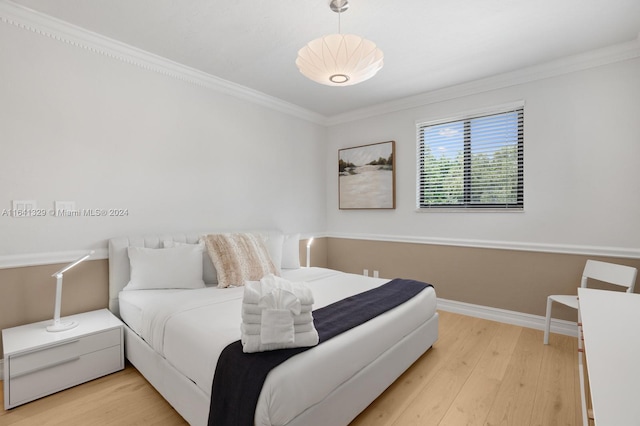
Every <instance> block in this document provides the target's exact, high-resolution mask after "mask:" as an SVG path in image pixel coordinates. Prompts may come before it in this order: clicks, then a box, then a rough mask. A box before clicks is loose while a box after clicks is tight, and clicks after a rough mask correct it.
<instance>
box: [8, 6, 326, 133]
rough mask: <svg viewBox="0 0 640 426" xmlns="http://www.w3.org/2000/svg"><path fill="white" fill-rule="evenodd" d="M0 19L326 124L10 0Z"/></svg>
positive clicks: (272, 99)
mask: <svg viewBox="0 0 640 426" xmlns="http://www.w3.org/2000/svg"><path fill="white" fill-rule="evenodd" d="M0 22H3V23H5V24H8V25H13V26H15V27H17V28H20V29H23V30H27V31H31V32H33V33H36V34H39V35H42V36H44V37H49V38H51V39H53V40H56V41H59V42H61V43H66V44H69V45H71V46H74V47H77V48H81V49H85V50H87V51H90V52H91V53H96V54H100V55H103V56H105V57H107V58H110V59H113V60H116V61H120V62H124V63H127V64H129V65H133V66H135V67H138V68H141V69H144V70H147V71H151V72H155V73H158V74H162V75H164V76H167V77H170V78H173V79H176V80H180V81H183V82H186V83H189V84H193V85H196V86H199V87H203V88H206V89H209V90H213V91H216V92H219V93H222V94H225V95H229V96H232V97H234V98H237V99H241V100H244V101H248V102H251V103H254V104H257V105H260V106H263V107H266V108H269V109H272V110H274V111H278V112H281V113H284V114H287V115H291V116H294V117H297V118H300V119H303V120H306V121H310V122H312V123H316V124H320V125H326V117H325V116H323V115H321V114H318V113H315V112H313V111H309V110H307V109H304V108H301V107H299V106H297V105H294V104H292V103H289V102H285V101H283V100H281V99H278V98H275V97H273V96H269V95H267V94H264V93H262V92H259V91H257V90H253V89H250V88H248V87H245V86H241V85H239V84H236V83H233V82H230V81H227V80H224V79H222V78H219V77H216V76H213V75H211V74H207V73H204V72H202V71H199V70H196V69H194V68H191V67H187V66H185V65H182V64H179V63H177V62H174V61H171V60H169V59H166V58H163V57H161V56H158V55H154V54H152V53H149V52H146V51H144V50H141V49H138V48H135V47H133V46H130V45H127V44H125V43H121V42H119V41H117V40H113V39H110V38H108V37H105V36H103V35H100V34H97V33H94V32H91V31H88V30H86V29H84V28H81V27H78V26H75V25H72V24H70V23H68V22H65V21H62V20H60V19H57V18H54V17H52V16H49V15H45V14H43V13H40V12H37V11H35V10H32V9H29V8H26V7H24V6H22V5H18V4H16V3H13V2H11V1H9V0H0Z"/></svg>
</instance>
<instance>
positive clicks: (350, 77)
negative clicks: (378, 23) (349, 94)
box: [296, 34, 384, 86]
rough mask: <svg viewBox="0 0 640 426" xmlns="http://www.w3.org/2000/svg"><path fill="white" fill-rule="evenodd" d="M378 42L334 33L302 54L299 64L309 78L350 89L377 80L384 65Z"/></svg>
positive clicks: (300, 51)
mask: <svg viewBox="0 0 640 426" xmlns="http://www.w3.org/2000/svg"><path fill="white" fill-rule="evenodd" d="M383 57H384V55H383V53H382V50H380V49H378V48H377V47H376V45H375V43H373V42H371V41H369V40H366V39H364V38H362V37H360V36H357V35H353V34H331V35H328V36H324V37H322V38H318V39H315V40H313V41H310V42H309V43H308V44H307V45H306V46H305V47H303V48H302V49H300V50H299V51H298V58H297V59H296V65H297V66H298V69H299V70H300V72H301V73H302V74H304V75H305V76H306V77H307V78H309V79H311V80H313V81H316V82H318V83H321V84H326V85H327V86H350V85H352V84H357V83H360V82H363V81H365V80H368V79H370V78H371V77H373V76H374V75H375V74H376V73H377V72H378V71H379V70H380V68H382V65H383V62H382V60H383Z"/></svg>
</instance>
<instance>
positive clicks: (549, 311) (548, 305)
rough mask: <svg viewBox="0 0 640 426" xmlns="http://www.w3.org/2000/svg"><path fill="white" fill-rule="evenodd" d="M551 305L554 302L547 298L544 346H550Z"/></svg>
mask: <svg viewBox="0 0 640 426" xmlns="http://www.w3.org/2000/svg"><path fill="white" fill-rule="evenodd" d="M551 304H553V300H552V299H551V298H550V297H547V316H546V318H545V321H544V344H545V345H548V344H549V329H550V328H551Z"/></svg>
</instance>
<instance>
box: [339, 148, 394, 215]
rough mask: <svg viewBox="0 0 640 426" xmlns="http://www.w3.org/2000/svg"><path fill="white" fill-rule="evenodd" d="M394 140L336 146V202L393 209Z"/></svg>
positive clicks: (347, 206) (345, 205)
mask: <svg viewBox="0 0 640 426" xmlns="http://www.w3.org/2000/svg"><path fill="white" fill-rule="evenodd" d="M395 149H396V143H395V141H389V142H380V143H374V144H369V145H362V146H356V147H353V148H343V149H339V150H338V195H339V203H338V206H339V208H340V209H341V210H348V209H395V208H396V162H395Z"/></svg>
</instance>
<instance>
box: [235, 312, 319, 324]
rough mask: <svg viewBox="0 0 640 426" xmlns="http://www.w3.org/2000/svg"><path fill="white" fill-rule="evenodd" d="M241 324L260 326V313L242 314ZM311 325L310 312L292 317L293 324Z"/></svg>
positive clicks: (311, 316)
mask: <svg viewBox="0 0 640 426" xmlns="http://www.w3.org/2000/svg"><path fill="white" fill-rule="evenodd" d="M242 322H243V323H245V324H262V313H261V314H260V315H257V314H247V313H246V312H244V311H243V312H242ZM309 323H313V315H312V314H311V312H304V313H301V314H298V315H294V316H293V324H294V325H296V324H309Z"/></svg>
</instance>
